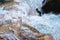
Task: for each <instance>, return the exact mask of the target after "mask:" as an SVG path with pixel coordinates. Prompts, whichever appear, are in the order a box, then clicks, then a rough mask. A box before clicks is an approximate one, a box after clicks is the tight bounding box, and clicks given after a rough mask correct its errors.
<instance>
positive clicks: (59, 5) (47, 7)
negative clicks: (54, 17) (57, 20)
mask: <svg viewBox="0 0 60 40" xmlns="http://www.w3.org/2000/svg"><path fill="white" fill-rule="evenodd" d="M45 1H46V3H45V2H44V3H43V4H44V5H43V6H42V11H43V12H44V13H47V14H48V13H50V12H52V13H53V14H60V1H59V0H45Z"/></svg>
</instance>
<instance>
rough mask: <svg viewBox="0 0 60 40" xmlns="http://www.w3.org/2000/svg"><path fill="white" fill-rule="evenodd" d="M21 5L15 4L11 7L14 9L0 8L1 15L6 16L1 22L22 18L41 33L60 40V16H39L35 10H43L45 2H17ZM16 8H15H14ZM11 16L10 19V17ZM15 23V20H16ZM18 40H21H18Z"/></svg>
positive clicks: (24, 0) (33, 0) (38, 0)
mask: <svg viewBox="0 0 60 40" xmlns="http://www.w3.org/2000/svg"><path fill="white" fill-rule="evenodd" d="M16 1H17V2H18V3H19V4H14V5H12V6H11V7H13V9H11V7H10V9H8V8H9V6H7V7H8V8H6V9H5V10H3V9H4V6H3V7H0V15H2V14H6V16H5V17H4V18H1V19H0V21H5V20H10V19H11V20H14V19H13V18H12V17H16V19H17V18H18V17H22V22H23V23H28V24H29V25H31V26H34V27H35V28H36V29H37V30H38V31H39V32H42V33H45V34H52V35H53V37H54V40H60V15H54V14H44V15H43V16H41V17H40V16H38V13H37V14H36V11H35V9H36V8H41V6H42V1H43V0H37V1H36V0H16ZM14 7H15V8H14ZM28 13H29V14H28ZM8 16H9V17H8ZM14 21H15V20H14ZM17 40H19V39H18V38H17Z"/></svg>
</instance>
